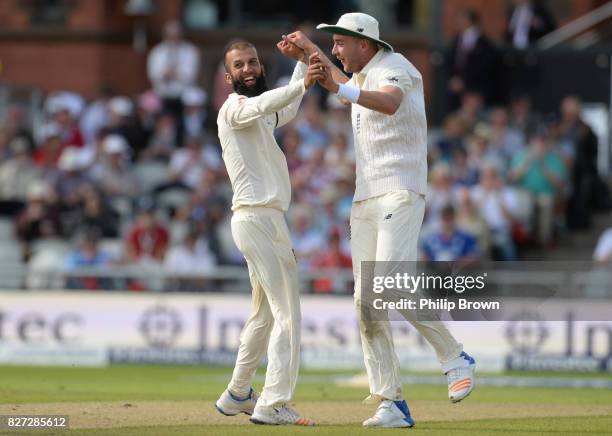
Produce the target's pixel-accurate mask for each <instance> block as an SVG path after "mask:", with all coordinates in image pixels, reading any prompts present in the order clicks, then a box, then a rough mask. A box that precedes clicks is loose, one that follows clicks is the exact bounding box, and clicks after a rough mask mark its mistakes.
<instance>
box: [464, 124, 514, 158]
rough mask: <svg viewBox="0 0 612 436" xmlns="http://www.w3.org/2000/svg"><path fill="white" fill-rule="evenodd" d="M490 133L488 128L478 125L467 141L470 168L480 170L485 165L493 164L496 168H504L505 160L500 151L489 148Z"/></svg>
mask: <svg viewBox="0 0 612 436" xmlns="http://www.w3.org/2000/svg"><path fill="white" fill-rule="evenodd" d="M491 137H492V133H491V129H490V128H489V126H487V125H486V124H484V123H481V124H478V125H477V126H476V128H475V129H474V133H473V134H472V135H471V136H470V137H469V141H468V162H469V165H470V166H471V167H472V168H476V169H480V168H482V166H483V165H484V164H485V163H495V165H496V166H497V167H498V168H505V167H506V158H505V155H504V154H503V153H502V151H501V150H499V149H498V148H494V147H491V146H490V144H489V142H490V141H491Z"/></svg>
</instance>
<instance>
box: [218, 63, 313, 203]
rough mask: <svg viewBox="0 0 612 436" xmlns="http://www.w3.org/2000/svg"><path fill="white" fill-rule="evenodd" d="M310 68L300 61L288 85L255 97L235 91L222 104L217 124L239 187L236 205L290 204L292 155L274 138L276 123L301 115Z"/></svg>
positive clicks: (235, 186) (229, 168)
mask: <svg viewBox="0 0 612 436" xmlns="http://www.w3.org/2000/svg"><path fill="white" fill-rule="evenodd" d="M306 69H307V66H306V64H304V63H302V62H298V63H297V65H296V66H295V70H294V71H293V76H292V77H291V81H290V82H289V84H288V85H287V86H283V87H280V88H277V89H274V90H272V91H266V92H264V93H263V94H261V95H259V96H257V97H251V98H247V97H245V96H241V95H238V94H235V93H234V94H230V95H229V97H228V98H227V100H226V101H225V103H223V106H221V109H220V110H219V116H218V117H217V125H218V127H219V140H220V141H221V149H222V156H223V161H224V162H225V166H226V167H227V172H228V174H229V178H230V181H231V183H232V189H233V191H234V196H233V198H232V210H236V209H238V208H239V207H241V206H264V207H272V208H275V209H278V210H280V211H283V212H286V211H287V209H288V208H289V202H290V201H291V184H290V181H289V170H288V168H287V159H286V158H285V155H284V154H283V152H282V151H281V149H280V147H279V146H278V144H277V143H276V139H274V129H275V128H277V127H280V126H282V125H284V124H286V123H288V122H289V121H290V120H291V119H292V118H293V117H294V116H295V114H296V112H297V110H298V108H299V106H300V102H301V100H302V96H303V95H304V92H305V91H306V89H305V86H304V80H303V79H304V76H305V75H306Z"/></svg>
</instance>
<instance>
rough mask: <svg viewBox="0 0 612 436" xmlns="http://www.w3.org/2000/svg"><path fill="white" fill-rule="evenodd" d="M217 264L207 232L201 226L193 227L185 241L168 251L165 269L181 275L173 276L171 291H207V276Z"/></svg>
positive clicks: (168, 285) (169, 285)
mask: <svg viewBox="0 0 612 436" xmlns="http://www.w3.org/2000/svg"><path fill="white" fill-rule="evenodd" d="M216 265H217V259H216V258H215V255H214V254H213V252H212V251H211V249H210V245H209V241H208V239H207V237H206V234H205V233H204V232H202V230H201V227H200V228H195V227H192V228H191V229H189V231H188V232H187V235H186V236H185V239H184V240H183V243H182V244H180V245H177V246H175V247H172V248H171V249H170V250H169V251H168V255H167V256H166V260H165V261H164V270H165V272H166V273H168V274H170V275H173V274H174V275H177V276H180V277H178V278H173V279H172V280H171V281H170V282H169V283H168V284H167V287H168V288H169V290H171V291H183V292H202V291H205V290H206V285H207V280H206V277H205V276H206V275H207V274H210V273H211V272H213V271H214V269H215V267H216ZM186 276H191V277H186ZM203 276H204V277H203Z"/></svg>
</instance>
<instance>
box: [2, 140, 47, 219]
mask: <svg viewBox="0 0 612 436" xmlns="http://www.w3.org/2000/svg"><path fill="white" fill-rule="evenodd" d="M9 150H10V153H11V157H10V158H9V159H7V160H4V161H0V215H10V216H13V215H15V214H16V213H17V212H18V211H19V210H21V208H22V207H23V205H24V203H25V200H26V196H27V192H28V187H29V186H30V185H31V184H32V183H33V182H34V181H36V180H38V179H39V178H40V176H41V174H40V170H39V169H38V168H36V166H35V165H34V163H33V162H32V158H31V156H30V145H29V144H28V141H27V140H26V139H25V138H24V137H22V136H17V137H15V139H13V140H12V141H11V143H10V144H9Z"/></svg>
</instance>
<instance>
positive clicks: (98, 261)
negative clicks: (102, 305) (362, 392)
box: [65, 229, 113, 291]
mask: <svg viewBox="0 0 612 436" xmlns="http://www.w3.org/2000/svg"><path fill="white" fill-rule="evenodd" d="M80 239H81V241H80V242H79V244H78V245H79V247H78V248H77V249H76V250H74V251H73V252H72V253H70V255H69V256H68V259H67V260H66V266H65V269H66V276H67V277H66V288H67V289H87V290H91V291H95V290H105V289H112V282H111V280H109V279H107V278H103V277H99V276H95V277H93V276H78V277H75V276H70V273H71V272H73V271H75V270H79V269H80V268H95V267H103V266H110V265H112V263H113V258H112V256H111V255H110V254H109V253H106V252H104V251H102V250H100V246H99V239H100V236H99V234H98V232H97V231H96V230H95V229H88V230H86V231H85V232H84V234H83V235H81V237H80Z"/></svg>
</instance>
